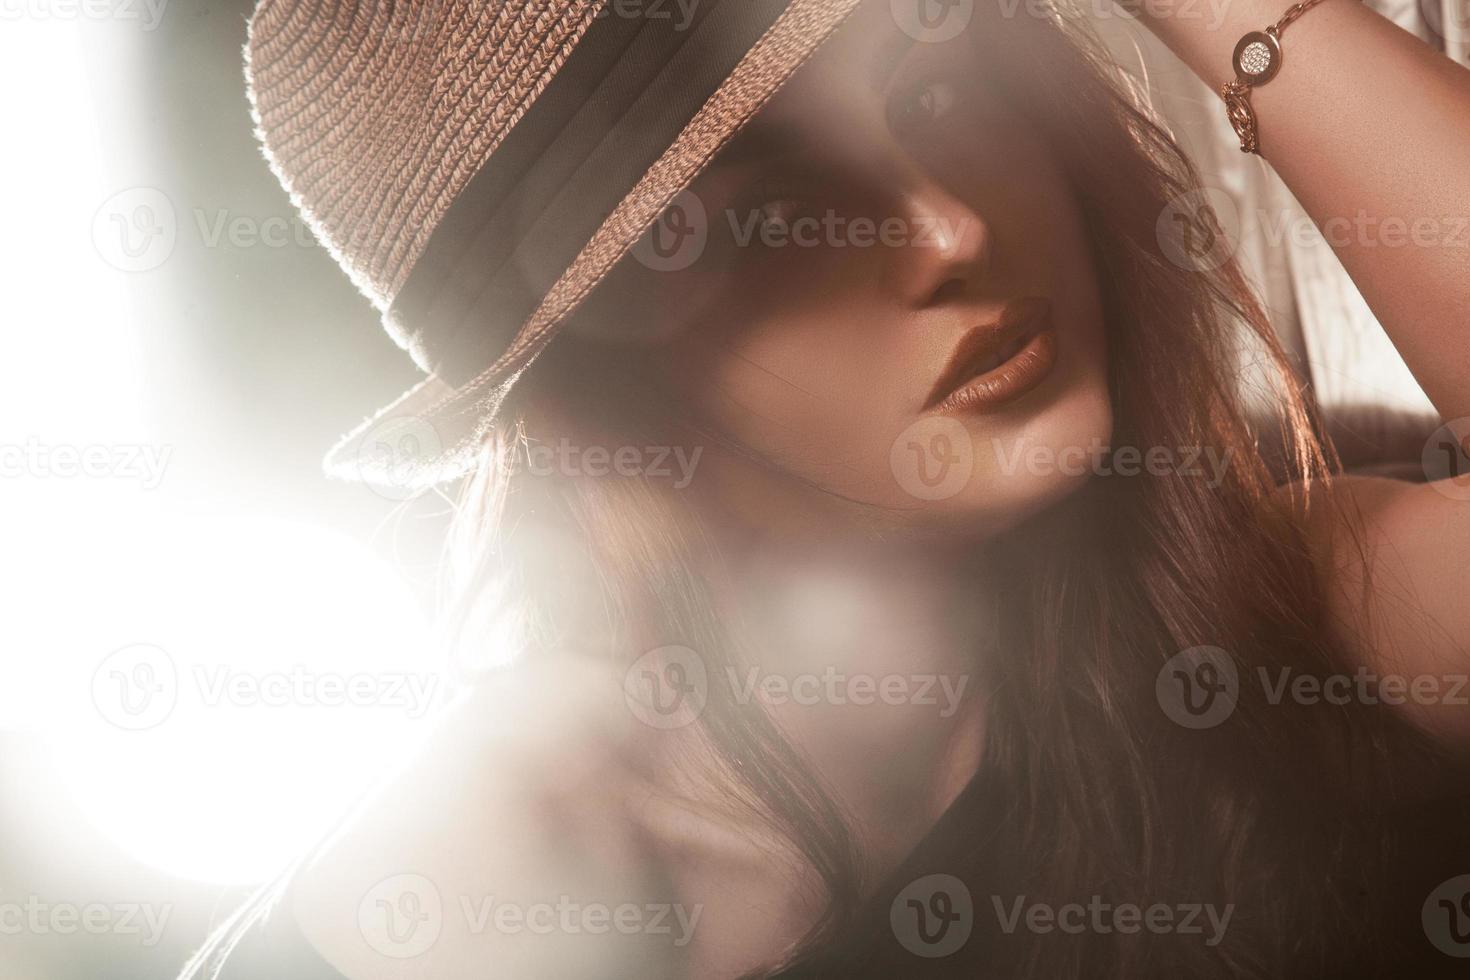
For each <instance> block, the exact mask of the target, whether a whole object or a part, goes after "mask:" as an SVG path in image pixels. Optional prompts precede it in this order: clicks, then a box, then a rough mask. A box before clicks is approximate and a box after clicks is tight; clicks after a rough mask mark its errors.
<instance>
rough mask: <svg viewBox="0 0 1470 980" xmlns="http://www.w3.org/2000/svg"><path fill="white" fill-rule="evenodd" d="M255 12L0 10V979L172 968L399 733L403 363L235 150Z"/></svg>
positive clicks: (417, 713) (22, 4) (424, 704)
mask: <svg viewBox="0 0 1470 980" xmlns="http://www.w3.org/2000/svg"><path fill="white" fill-rule="evenodd" d="M250 8H251V4H250V3H247V2H243V0H223V2H221V0H214V2H208V3H205V2H200V0H5V2H4V3H3V4H0V93H3V95H0V100H3V109H0V120H3V124H4V125H3V131H4V132H5V134H6V135H5V137H4V139H3V144H4V151H3V154H0V158H3V159H0V177H3V185H0V186H3V187H4V192H3V201H4V205H5V206H4V209H3V216H4V229H3V232H0V241H3V245H0V281H3V283H4V306H3V312H0V323H3V327H0V330H3V336H4V340H5V347H4V353H3V355H0V556H3V557H0V610H3V615H4V626H3V630H0V636H3V640H0V643H3V646H0V842H3V845H0V980H73V978H88V980H93V978H97V980H131V978H144V977H146V978H150V980H156V978H167V977H170V976H172V975H173V974H174V973H175V972H176V971H177V970H178V969H179V967H180V966H181V965H182V964H183V962H184V960H185V959H186V958H187V956H188V954H189V953H190V952H191V951H192V950H193V949H194V948H195V947H196V946H197V945H198V944H199V943H200V942H201V941H202V939H203V937H204V936H205V935H206V934H207V932H208V931H209V929H210V927H211V925H212V924H214V923H216V922H218V921H219V920H220V919H221V918H222V917H223V916H224V915H225V914H226V913H228V911H229V910H230V909H232V908H233V907H234V906H235V905H236V904H238V902H239V901H240V899H241V898H242V897H243V896H244V895H245V894H247V893H248V890H249V889H250V887H251V886H252V885H253V884H255V883H259V882H262V881H264V880H265V879H266V878H268V877H269V876H270V875H271V874H272V873H273V872H274V871H275V870H276V869H277V868H279V867H280V866H281V865H282V863H283V862H285V861H286V860H288V859H289V858H290V857H291V856H293V855H294V854H296V853H297V852H299V851H300V850H301V849H302V848H303V847H305V846H307V845H309V843H310V842H311V841H313V840H314V839H315V838H316V837H317V836H319V835H320V834H321V833H322V832H323V830H324V829H325V828H327V827H328V826H329V825H330V824H331V822H332V821H333V819H334V818H335V817H336V816H337V815H338V814H339V813H340V812H341V811H342V810H343V808H345V807H346V806H348V805H349V804H350V803H351V801H352V799H353V798H354V797H355V795H356V794H357V793H359V792H360V791H361V790H362V788H363V787H364V785H365V784H366V782H367V781H368V780H370V779H372V778H373V777H374V776H376V775H379V774H381V773H382V772H383V770H384V769H385V768H386V767H388V766H391V765H392V763H393V760H394V758H395V757H397V756H399V755H401V754H402V753H404V752H406V751H409V750H410V749H411V748H412V747H413V744H414V741H415V739H416V738H417V737H419V733H420V732H421V730H422V728H423V724H424V719H425V717H426V715H427V714H428V707H429V705H430V703H431V702H432V700H433V698H434V697H436V696H437V695H438V694H439V693H440V689H439V685H438V679H439V676H440V675H439V672H438V667H437V664H436V662H435V654H434V643H433V638H432V636H431V635H430V634H429V633H428V631H427V628H426V626H425V624H426V622H427V619H428V615H429V613H430V612H431V606H432V601H433V586H434V567H435V561H436V558H437V554H436V551H435V548H436V537H437V533H438V531H439V529H440V528H441V527H442V524H443V521H444V518H445V515H446V512H447V506H446V504H445V502H444V501H443V500H442V499H440V498H435V497H429V498H423V499H419V500H416V501H414V502H412V503H411V504H405V503H404V502H403V501H401V500H398V499H394V498H395V496H396V495H395V494H393V493H392V491H391V490H389V491H385V492H376V491H373V490H369V489H366V488H364V487H361V486H354V485H349V484H345V483H339V482H333V481H329V480H326V479H325V478H323V477H322V475H321V469H320V458H321V455H322V453H323V451H324V449H325V448H326V447H327V446H329V445H330V444H331V443H332V442H333V441H334V440H335V439H336V437H337V436H338V435H339V434H340V433H341V432H343V431H345V430H346V429H347V428H349V427H351V426H352V425H354V424H356V422H358V421H359V420H360V419H361V418H362V417H363V415H364V413H365V412H368V411H370V410H371V409H372V408H374V407H375V406H376V405H378V404H381V403H383V402H385V401H387V400H388V399H390V398H391V397H392V396H393V395H395V394H396V393H397V392H398V391H400V390H402V389H403V388H406V387H407V386H408V385H409V384H411V383H412V382H413V381H415V380H416V372H415V371H414V369H413V368H412V365H411V364H410V363H409V362H408V361H407V359H406V358H404V357H403V356H402V354H401V352H400V351H398V350H397V348H396V347H394V345H393V344H392V342H391V341H389V340H388V339H387V338H386V336H385V335H384V334H383V333H382V331H381V330H380V329H379V327H378V323H377V317H376V315H375V313H374V312H373V310H372V309H371V308H370V307H369V305H368V304H367V303H366V302H365V301H364V300H363V299H362V298H361V297H360V296H359V295H358V294H357V292H356V290H355V289H354V288H353V287H352V286H351V284H350V283H349V282H348V280H347V278H346V277H345V276H344V275H343V274H342V273H341V272H340V271H339V270H338V268H337V266H336V265H335V264H334V263H333V262H332V260H331V258H330V256H328V255H327V254H326V252H325V251H324V250H323V249H321V248H320V247H319V246H318V245H317V244H316V243H315V241H314V240H313V238H312V236H311V234H310V232H309V231H308V230H307V229H306V227H305V226H304V225H303V224H302V223H301V222H300V220H299V219H298V218H297V216H296V214H295V212H294V210H293V209H292V207H291V205H290V203H289V201H288V200H287V199H286V196H285V194H284V192H283V191H282V190H281V189H280V187H279V185H278V184H277V183H276V181H275V179H274V178H273V177H272V175H271V174H270V172H269V170H268V169H267V167H266V165H265V163H264V161H263V159H262V158H261V156H260V154H259V152H258V150H257V148H256V145H255V141H254V138H253V135H252V124H251V120H250V113H249V106H248V104H247V102H246V99H245V95H244V83H243V78H242V68H241V64H242V62H241V48H242V46H243V44H244V41H245V26H246V18H247V16H248V14H249V11H250Z"/></svg>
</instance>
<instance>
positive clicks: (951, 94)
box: [894, 81, 959, 130]
mask: <svg viewBox="0 0 1470 980" xmlns="http://www.w3.org/2000/svg"><path fill="white" fill-rule="evenodd" d="M958 100H959V92H958V90H957V89H956V88H955V85H954V83H953V82H946V81H935V82H929V83H928V84H926V85H923V86H921V87H919V88H918V89H916V90H915V91H913V92H912V93H910V94H909V96H908V97H907V98H905V99H903V100H902V101H901V102H899V104H898V106H897V107H896V109H895V113H894V126H895V128H897V129H900V130H904V129H913V128H914V127H916V126H925V125H928V124H930V123H934V122H938V121H939V120H941V119H943V118H944V117H945V116H947V115H949V113H950V111H951V110H952V109H954V106H955V103H956V102H957V101H958Z"/></svg>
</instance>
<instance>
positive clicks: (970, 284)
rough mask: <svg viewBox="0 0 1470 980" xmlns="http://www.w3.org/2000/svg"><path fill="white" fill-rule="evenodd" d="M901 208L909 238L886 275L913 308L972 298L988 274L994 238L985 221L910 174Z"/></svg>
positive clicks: (938, 188)
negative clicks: (966, 297)
mask: <svg viewBox="0 0 1470 980" xmlns="http://www.w3.org/2000/svg"><path fill="white" fill-rule="evenodd" d="M898 203H899V207H900V209H901V210H900V214H901V217H902V221H903V223H904V225H905V227H906V230H907V234H906V239H905V240H904V241H903V242H902V244H901V246H900V247H898V248H895V249H894V250H893V254H892V255H891V256H890V257H889V260H888V262H887V263H886V268H885V272H886V274H887V275H888V276H889V277H890V285H891V286H892V288H893V289H894V291H895V292H896V293H897V294H898V295H899V296H900V297H902V299H903V301H904V303H905V304H906V305H908V306H911V307H913V308H915V309H919V308H923V307H926V306H934V305H939V304H943V303H947V302H951V301H954V300H956V299H960V298H962V297H965V296H968V295H972V294H973V293H975V292H976V291H978V289H979V288H980V287H981V285H982V284H983V281H984V279H985V278H986V275H987V273H988V271H989V267H990V260H991V250H992V247H993V238H992V235H991V229H990V227H989V225H987V224H986V222H985V219H984V218H983V217H982V216H981V215H980V213H979V212H978V211H977V210H976V209H975V208H974V207H972V206H971V205H969V204H967V203H966V202H964V201H962V200H960V199H959V198H957V197H955V196H954V194H952V193H950V192H949V191H948V190H947V189H945V188H944V187H943V186H942V185H941V184H939V183H938V182H937V181H935V180H933V179H932V178H930V177H928V176H927V175H923V174H916V173H911V174H910V175H908V178H907V179H906V180H905V182H904V190H903V192H902V193H901V194H900V195H899V198H898Z"/></svg>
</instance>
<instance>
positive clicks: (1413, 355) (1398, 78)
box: [1144, 0, 1470, 747]
mask: <svg viewBox="0 0 1470 980" xmlns="http://www.w3.org/2000/svg"><path fill="white" fill-rule="evenodd" d="M1290 4H1291V0H1229V2H1227V3H1226V4H1225V5H1224V9H1223V12H1224V17H1223V19H1222V20H1221V21H1220V22H1219V24H1218V26H1216V27H1215V28H1214V29H1211V24H1212V23H1213V20H1212V19H1207V18H1206V17H1204V16H1203V15H1200V16H1182V15H1179V16H1163V15H1161V14H1160V11H1161V9H1162V8H1161V7H1159V6H1157V5H1152V4H1150V5H1145V6H1154V7H1155V10H1154V13H1153V14H1151V15H1150V14H1148V13H1145V15H1144V20H1145V22H1146V23H1147V24H1148V26H1149V27H1150V29H1152V30H1153V31H1154V33H1156V34H1157V35H1158V36H1159V37H1160V38H1161V39H1162V40H1163V41H1164V42H1165V43H1166V44H1168V46H1169V47H1170V48H1171V49H1172V50H1173V51H1174V52H1175V53H1176V54H1177V55H1179V57H1180V58H1181V59H1182V60H1183V61H1185V62H1186V63H1187V64H1188V65H1189V66H1190V67H1191V68H1192V69H1193V70H1194V71H1195V72H1196V73H1197V74H1199V75H1200V77H1201V78H1203V79H1204V80H1205V81H1206V82H1208V83H1209V84H1210V86H1211V87H1212V88H1214V89H1216V90H1218V89H1219V87H1220V85H1221V84H1222V83H1224V82H1226V81H1228V80H1230V79H1231V78H1232V77H1233V76H1234V70H1233V68H1232V65H1231V58H1232V55H1233V52H1234V49H1235V44H1236V42H1237V41H1238V40H1239V39H1240V37H1241V35H1243V34H1246V33H1248V32H1250V31H1258V30H1264V29H1265V27H1266V26H1267V25H1269V24H1273V23H1275V22H1276V20H1277V19H1278V18H1279V17H1280V16H1281V15H1282V14H1283V13H1285V12H1286V9H1287V7H1289V6H1290ZM1183 9H1184V10H1189V11H1194V12H1201V11H1202V10H1203V7H1202V5H1198V4H1193V5H1183ZM1213 17H1214V15H1213V13H1212V14H1211V18H1213ZM1282 49H1283V57H1282V63H1281V70H1280V72H1279V73H1278V74H1277V75H1276V77H1275V78H1274V79H1272V80H1271V81H1269V82H1267V83H1266V84H1264V85H1262V86H1260V87H1258V88H1255V89H1253V90H1252V92H1251V105H1252V107H1253V109H1254V111H1255V114H1256V120H1257V127H1258V134H1259V137H1260V150H1261V155H1262V156H1263V157H1265V159H1267V160H1268V161H1270V163H1271V165H1272V166H1273V167H1275V168H1276V171H1277V173H1279V174H1280V175H1281V177H1282V179H1283V180H1284V181H1285V182H1286V185H1287V187H1288V188H1290V189H1291V191H1292V193H1293V194H1295V195H1296V197H1297V199H1298V200H1299V201H1300V202H1301V204H1302V206H1303V207H1304V208H1305V209H1306V211H1307V213H1308V214H1309V215H1310V216H1311V217H1312V219H1313V221H1315V222H1316V224H1317V227H1318V228H1319V229H1322V231H1323V234H1324V237H1325V238H1326V239H1327V240H1328V242H1329V243H1330V244H1331V245H1332V247H1333V249H1334V250H1335V251H1336V252H1337V254H1338V257H1339V258H1340V259H1341V260H1342V263H1343V266H1344V268H1346V270H1347V272H1348V274H1349V275H1350V276H1352V279H1353V281H1354V282H1355V283H1356V284H1357V286H1358V289H1359V291H1361V292H1362V294H1363V297H1364V298H1365V299H1366V300H1367V301H1368V305H1369V306H1370V307H1371V308H1372V310H1373V312H1374V314H1375V315H1376V316H1377V317H1378V321H1379V322H1380V323H1381V324H1382V325H1383V327H1384V329H1385V330H1386V331H1387V332H1388V335H1389V337H1390V339H1392V340H1393V343H1394V345H1395V346H1396V347H1397V348H1398V350H1399V353H1400V354H1402V355H1403V358H1404V360H1405V362H1407V364H1408V366H1409V368H1410V370H1412V371H1413V372H1414V376H1415V377H1416V378H1417V379H1418V380H1419V383H1420V385H1421V386H1422V387H1423V388H1424V390H1425V392H1426V393H1427V394H1428V395H1429V397H1430V399H1431V400H1432V401H1433V402H1434V406H1435V408H1437V409H1438V410H1439V412H1440V414H1441V415H1442V416H1443V417H1444V418H1445V419H1454V418H1459V417H1462V416H1466V415H1470V71H1467V70H1466V69H1465V68H1463V67H1461V66H1460V65H1458V64H1456V63H1455V62H1453V61H1451V60H1450V59H1449V58H1446V57H1444V56H1443V55H1442V54H1440V53H1439V52H1437V51H1434V50H1433V49H1431V48H1429V47H1428V46H1427V45H1425V44H1423V43H1422V42H1421V41H1419V40H1418V39H1417V38H1415V37H1414V36H1413V35H1411V34H1409V33H1407V32H1405V31H1403V30H1400V29H1399V28H1398V27H1396V26H1394V25H1393V24H1392V23H1390V22H1389V21H1388V20H1386V19H1385V18H1383V17H1382V16H1380V15H1379V14H1377V13H1374V12H1373V11H1372V10H1370V9H1369V8H1367V7H1365V6H1363V5H1362V4H1361V3H1358V2H1355V0H1323V2H1322V3H1320V4H1318V5H1317V6H1315V7H1313V8H1312V9H1310V10H1308V11H1307V12H1306V13H1305V14H1303V15H1302V16H1301V17H1300V18H1298V19H1297V20H1296V21H1294V22H1293V23H1292V24H1291V25H1289V26H1288V27H1287V28H1286V30H1285V32H1284V34H1283V40H1282ZM1214 108H1215V109H1216V111H1219V112H1221V113H1223V112H1224V104H1223V102H1219V103H1216V105H1215V107H1214ZM1332 493H1333V494H1334V496H1335V499H1336V502H1337V506H1332V507H1320V506H1319V507H1315V508H1313V510H1312V511H1311V513H1310V514H1304V515H1303V517H1304V519H1305V521H1306V527H1307V530H1308V533H1309V535H1310V537H1311V540H1312V544H1313V550H1314V552H1315V553H1316V555H1317V559H1318V561H1319V564H1320V572H1321V578H1322V581H1323V584H1324V591H1325V594H1326V596H1327V601H1328V611H1329V621H1330V628H1332V629H1333V630H1334V631H1335V632H1337V633H1338V635H1339V639H1340V640H1341V641H1342V643H1343V647H1344V649H1345V650H1346V651H1347V653H1348V655H1349V656H1350V657H1351V658H1352V660H1353V661H1354V662H1353V663H1352V664H1350V665H1347V666H1346V667H1345V671H1344V672H1345V673H1348V672H1354V673H1356V671H1357V670H1358V669H1359V668H1361V669H1362V670H1363V671H1365V672H1366V674H1365V675H1363V676H1364V678H1365V682H1364V683H1361V684H1359V683H1354V684H1353V685H1352V686H1351V688H1350V690H1352V691H1353V692H1355V695H1356V696H1360V697H1363V698H1365V699H1367V698H1376V699H1378V700H1380V701H1381V702H1385V703H1389V704H1392V705H1395V706H1397V707H1401V708H1402V709H1403V710H1404V711H1405V712H1406V714H1407V715H1408V717H1410V718H1411V719H1412V720H1413V721H1415V722H1416V723H1417V724H1419V725H1420V726H1421V727H1422V728H1424V729H1425V730H1426V731H1428V732H1430V733H1431V734H1432V735H1434V736H1436V737H1437V738H1439V739H1441V740H1443V741H1444V742H1446V743H1449V744H1453V745H1457V746H1466V747H1470V681H1467V675H1470V601H1467V600H1470V579H1467V576H1466V572H1465V569H1466V555H1467V554H1470V500H1467V499H1466V498H1467V496H1470V477H1465V476H1462V477H1460V478H1459V479H1458V480H1455V481H1445V482H1443V483H1441V484H1438V485H1436V484H1411V483H1400V482H1395V481H1391V480H1370V479H1342V480H1339V481H1337V483H1336V486H1335V487H1334V489H1333V491H1332ZM1283 496H1284V497H1288V498H1290V497H1291V496H1292V494H1291V492H1290V491H1284V492H1283Z"/></svg>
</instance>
